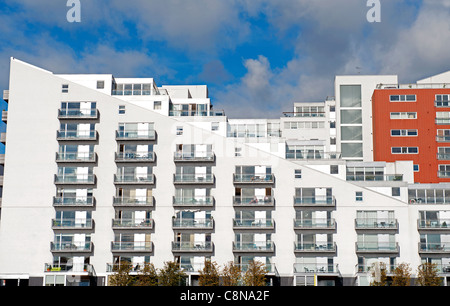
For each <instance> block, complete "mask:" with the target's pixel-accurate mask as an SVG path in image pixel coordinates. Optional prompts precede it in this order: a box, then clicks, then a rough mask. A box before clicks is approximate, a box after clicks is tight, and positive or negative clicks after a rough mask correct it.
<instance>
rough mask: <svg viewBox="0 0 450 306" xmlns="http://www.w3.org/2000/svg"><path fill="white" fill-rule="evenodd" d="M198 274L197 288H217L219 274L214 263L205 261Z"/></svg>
mask: <svg viewBox="0 0 450 306" xmlns="http://www.w3.org/2000/svg"><path fill="white" fill-rule="evenodd" d="M199 272H200V275H199V286H219V278H220V274H219V267H218V265H217V263H216V262H212V261H211V260H210V259H208V260H205V266H204V267H203V269H202V270H200V271H199Z"/></svg>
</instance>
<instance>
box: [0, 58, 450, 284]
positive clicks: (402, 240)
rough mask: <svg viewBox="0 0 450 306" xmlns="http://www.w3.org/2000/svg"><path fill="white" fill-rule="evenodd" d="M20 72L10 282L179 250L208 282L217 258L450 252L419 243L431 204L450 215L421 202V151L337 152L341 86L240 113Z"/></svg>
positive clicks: (72, 277) (182, 96)
mask: <svg viewBox="0 0 450 306" xmlns="http://www.w3.org/2000/svg"><path fill="white" fill-rule="evenodd" d="M10 71H11V72H10V87H9V108H8V114H7V116H8V118H7V120H8V124H7V143H6V153H5V171H4V182H3V186H4V191H3V199H2V206H1V221H0V279H2V280H6V279H19V278H22V279H29V283H30V284H34V285H45V284H53V283H59V282H63V283H65V284H67V283H68V282H71V281H73V282H76V283H77V282H78V283H79V282H86V281H89V280H91V281H92V277H94V276H95V277H94V279H95V282H97V283H98V284H100V285H104V284H106V283H107V276H108V275H109V274H110V273H111V270H110V267H111V266H112V265H113V264H114V263H115V262H117V260H118V259H119V258H126V259H128V260H130V261H131V262H132V263H133V264H134V265H135V266H138V265H140V264H142V263H143V262H145V261H150V262H151V263H153V264H154V265H155V267H157V268H162V266H163V264H164V262H166V261H171V260H176V261H178V262H179V263H180V265H181V266H182V267H183V268H185V269H186V270H187V271H188V273H189V274H190V275H191V278H190V279H191V282H192V283H195V275H197V274H198V272H197V271H198V269H199V268H201V266H202V264H203V262H204V259H205V258H211V259H212V260H214V261H216V262H217V263H218V264H219V265H224V264H226V263H227V262H229V261H234V262H235V263H238V264H242V265H243V267H245V264H246V263H247V261H248V260H249V259H250V258H254V259H257V260H259V261H262V262H264V263H265V264H267V267H268V268H269V269H270V273H269V275H270V277H271V279H272V282H273V283H280V284H282V285H300V284H303V283H305V282H306V284H309V283H310V279H311V277H313V279H314V281H315V283H316V284H328V282H329V281H330V280H331V282H332V283H334V284H345V285H355V284H359V285H367V284H368V275H369V274H367V273H365V272H366V269H365V268H362V267H363V266H364V265H368V266H370V264H372V263H373V262H376V261H383V262H388V263H389V264H390V265H392V266H393V265H395V264H399V263H402V262H407V263H410V264H411V266H412V267H417V266H418V265H420V263H421V261H422V259H423V258H428V257H430V256H431V257H433V258H435V260H436V262H439V263H440V264H442V265H443V266H446V265H447V263H448V260H447V258H450V253H448V250H447V249H445V248H444V249H443V250H442V252H440V253H438V254H436V252H434V253H433V252H431V255H430V256H428V255H429V254H427V253H426V254H425V255H424V253H423V252H420V251H419V248H420V247H419V243H420V242H421V238H422V240H424V239H430V240H433V239H434V240H436V237H435V236H430V237H429V238H428V236H423V234H422V233H421V232H420V231H419V229H418V223H419V221H418V220H419V218H420V216H421V213H420V212H421V211H428V210H430V211H431V210H433V211H439V212H441V213H440V215H441V216H442V217H441V219H445V216H446V215H447V212H448V211H450V206H449V205H447V204H439V205H430V204H425V203H422V202H420V203H419V202H418V201H417V202H414V203H410V202H411V196H409V193H411V188H417V186H414V185H412V184H413V183H414V182H413V179H412V178H413V173H412V169H413V167H412V164H411V163H410V162H397V163H379V162H377V163H373V162H368V163H362V162H357V161H345V160H343V159H341V158H340V155H339V154H338V153H336V151H337V152H339V149H340V147H339V141H338V142H337V145H335V144H334V143H333V141H332V140H330V139H332V138H334V137H336V136H338V134H339V125H336V126H335V128H334V127H332V126H330V122H334V121H335V120H336V119H337V121H339V110H340V109H342V108H339V102H340V100H339V98H338V97H339V87H338V86H337V91H336V101H333V100H327V101H325V102H322V103H305V104H301V103H296V104H295V105H294V107H295V108H294V113H296V112H297V110H298V109H297V108H296V107H301V106H305V107H306V106H308V107H316V106H320V107H322V106H323V111H324V116H322V115H320V116H319V117H316V116H314V117H309V116H296V115H294V116H289V115H287V116H283V117H281V118H280V119H279V120H273V119H271V120H269V119H260V120H232V119H228V118H227V117H226V116H223V115H221V116H218V115H219V114H218V113H217V112H215V111H213V110H211V107H210V105H211V103H210V99H209V98H208V92H207V88H206V87H205V86H162V87H157V85H156V84H155V83H154V80H153V79H151V78H148V79H119V78H114V77H113V76H111V75H54V74H52V73H51V72H48V71H44V70H42V69H40V68H37V67H34V66H31V65H29V64H27V63H24V62H21V61H19V60H16V59H12V60H11V70H10ZM388 79H389V80H391V79H390V78H388ZM98 81H100V83H99V82H98ZM102 82H103V83H102ZM370 82H373V83H374V84H375V83H379V79H374V80H373V81H372V80H371V81H370ZM344 83H345V84H347V83H349V84H350V83H352V80H345V81H344V80H342V82H341V81H339V82H337V84H344ZM118 84H124V87H120V86H117V85H118ZM126 84H138V85H137V86H136V87H134V86H133V87H132V88H131V89H126V88H125V85H126ZM139 85H140V86H139ZM128 88H129V86H128ZM126 90H128V91H129V90H131V91H132V92H131V93H130V92H128V94H125V91H126ZM118 91H123V92H122V94H120V92H118ZM367 96H368V93H366V91H365V90H363V97H362V100H363V101H367V99H366V98H367ZM155 102H157V103H155ZM64 103H65V104H64ZM69 103H70V105H69ZM78 103H79V104H78ZM335 103H336V104H335ZM175 105H176V106H175ZM180 105H187V106H186V107H184V106H180ZM65 107H67V108H65ZM77 107H78V108H77ZM364 107H365V106H362V108H363V109H364ZM86 108H87V110H86ZM334 109H336V114H334V111H333V110H334ZM318 113H321V112H318ZM364 116H366V115H365V114H363V117H364ZM286 122H289V128H288V129H287V128H286V126H287V125H285V124H286ZM291 122H300V125H299V126H298V127H299V128H295V129H293V128H292V126H291V125H290V124H291ZM306 122H324V125H323V127H322V128H320V127H319V126H318V125H314V126H315V127H317V128H316V129H315V130H314V128H313V127H312V126H313V123H308V124H311V125H308V128H306ZM292 124H296V123H292ZM363 125H364V124H363ZM241 128H242V129H241ZM333 129H335V131H333ZM57 131H59V133H57ZM366 133H370V132H369V131H367V132H366V131H365V130H364V135H366ZM308 135H311V136H309V137H308ZM364 137H366V136H364ZM290 146H293V147H295V150H294V153H292V152H291V151H290V150H288V151H287V149H286V148H288V147H290ZM311 147H313V148H311ZM336 149H337V150H336ZM365 150H366V149H365ZM367 150H369V149H367ZM333 152H334V153H333ZM288 153H289V155H288ZM332 153H333V154H332ZM292 154H293V155H292ZM55 156H56V157H55ZM428 187H429V188H428V189H433V188H438V187H436V186H428ZM439 188H440V187H439ZM444 189H445V188H444ZM419 193H420V192H419ZM436 198H437V195H436ZM255 199H256V200H257V202H255ZM413 204H414V205H413ZM367 220H370V221H369V223H367V222H366V221H367ZM434 233H436V232H434ZM441 234H442V235H440V238H441V239H440V241H444V242H445V240H446V239H447V236H448V234H447V233H446V232H445V230H444V231H443V232H442V233H441ZM421 235H422V237H421ZM433 235H434V234H433ZM445 251H447V253H446V252H445ZM66 270H68V271H66ZM94 271H95V272H94Z"/></svg>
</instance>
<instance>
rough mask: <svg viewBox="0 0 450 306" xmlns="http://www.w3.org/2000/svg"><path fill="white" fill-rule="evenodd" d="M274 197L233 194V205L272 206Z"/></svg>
mask: <svg viewBox="0 0 450 306" xmlns="http://www.w3.org/2000/svg"><path fill="white" fill-rule="evenodd" d="M274 202H275V199H274V198H273V197H272V196H253V197H243V196H233V206H236V207H258V206H261V207H273V206H274Z"/></svg>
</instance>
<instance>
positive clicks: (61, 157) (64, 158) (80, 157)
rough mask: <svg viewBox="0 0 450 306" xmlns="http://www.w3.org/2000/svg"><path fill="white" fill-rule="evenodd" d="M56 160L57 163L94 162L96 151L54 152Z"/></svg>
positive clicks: (95, 160)
mask: <svg viewBox="0 0 450 306" xmlns="http://www.w3.org/2000/svg"><path fill="white" fill-rule="evenodd" d="M56 162H59V163H96V162H97V153H94V152H87V153H68V152H65V153H56Z"/></svg>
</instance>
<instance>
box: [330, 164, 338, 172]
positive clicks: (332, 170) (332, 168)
mask: <svg viewBox="0 0 450 306" xmlns="http://www.w3.org/2000/svg"><path fill="white" fill-rule="evenodd" d="M330 174H339V166H338V165H330Z"/></svg>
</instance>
